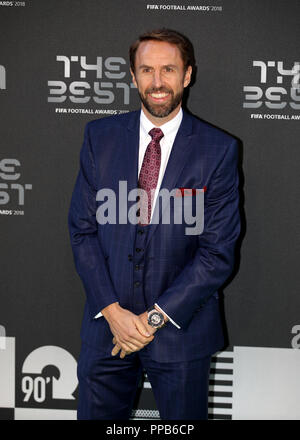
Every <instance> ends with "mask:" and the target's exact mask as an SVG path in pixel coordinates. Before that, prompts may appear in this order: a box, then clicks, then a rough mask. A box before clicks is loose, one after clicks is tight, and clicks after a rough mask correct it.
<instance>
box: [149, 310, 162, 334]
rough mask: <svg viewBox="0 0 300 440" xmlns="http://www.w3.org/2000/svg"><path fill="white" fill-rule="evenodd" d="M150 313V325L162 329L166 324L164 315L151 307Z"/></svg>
mask: <svg viewBox="0 0 300 440" xmlns="http://www.w3.org/2000/svg"><path fill="white" fill-rule="evenodd" d="M147 312H148V324H149V325H150V326H151V327H153V328H156V329H159V328H162V327H163V326H164V325H165V324H166V323H165V320H164V315H163V314H162V313H161V312H159V311H158V310H156V308H155V307H150V309H148V310H147Z"/></svg>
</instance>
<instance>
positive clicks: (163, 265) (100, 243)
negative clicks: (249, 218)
mask: <svg viewBox="0 0 300 440" xmlns="http://www.w3.org/2000/svg"><path fill="white" fill-rule="evenodd" d="M130 64H131V74H132V78H133V82H134V84H135V85H136V87H137V89H138V92H139V96H140V99H141V110H139V111H135V112H130V113H127V114H123V115H119V116H112V117H109V118H103V119H99V120H96V121H92V122H90V123H88V124H87V126H86V129H85V136H84V143H83V147H82V150H81V155H80V171H79V174H78V177H77V180H76V184H75V188H74V192H73V196H72V201H71V207H70V213H69V229H70V236H71V244H72V249H73V254H74V261H75V266H76V269H77V271H78V274H79V276H80V278H81V279H82V282H83V285H84V287H85V291H86V297H87V301H86V305H85V310H84V317H83V323H82V330H81V337H82V349H81V353H80V358H79V362H78V378H79V406H78V418H79V419H107V420H108V419H128V418H129V417H130V414H131V410H132V406H133V401H134V397H135V394H136V390H137V387H138V384H139V381H140V378H141V375H142V372H143V369H145V370H146V372H147V375H148V378H149V381H150V382H151V386H152V389H153V392H154V396H155V399H156V403H157V407H158V409H159V412H160V416H161V418H162V419H206V418H207V416H208V376H209V369H210V359H211V356H212V355H213V354H214V353H215V352H216V351H217V350H220V349H221V348H222V347H223V345H224V338H223V331H222V325H221V319H220V311H219V299H218V289H219V288H220V287H221V286H222V285H223V284H224V282H225V281H226V279H227V278H228V277H229V275H230V274H231V272H232V269H233V265H234V254H235V243H236V240H237V238H238V236H239V232H240V222H239V209H238V171H237V159H238V151H237V142H236V140H235V139H234V138H233V137H231V136H229V135H228V134H226V133H224V132H223V131H221V130H219V129H217V128H215V127H213V126H211V125H209V124H207V123H205V122H202V121H200V120H198V119H197V118H195V117H193V116H191V115H190V114H188V113H186V112H185V111H183V110H182V107H181V104H182V97H183V92H184V89H185V88H186V87H188V85H189V84H190V81H191V76H192V72H193V68H194V65H195V60H194V52H193V46H192V44H191V43H190V41H189V40H188V39H187V38H186V37H185V36H183V35H182V34H180V33H178V32H176V31H172V30H168V29H160V30H156V31H152V32H148V33H145V34H143V35H142V36H140V37H139V39H138V40H137V41H136V42H134V43H133V44H132V46H131V48H130ZM125 184H126V186H125V189H126V191H125V192H126V194H125V195H126V197H125V198H126V203H127V205H126V209H127V210H128V213H129V211H130V209H131V208H138V209H135V212H136V217H135V218H136V221H135V222H134V221H129V219H130V215H129V214H128V217H126V216H124V209H123V208H124V185H125ZM122 185H123V186H122ZM120 188H121V190H120ZM136 189H138V191H140V192H137V194H140V197H139V198H136V199H135V200H133V199H132V197H127V195H128V194H130V193H131V194H133V193H134V191H135V190H136ZM174 189H176V191H175V193H174V192H172V191H173V190H174ZM103 190H107V191H109V192H107V194H108V195H109V194H113V195H114V196H113V197H112V200H114V201H115V202H116V203H115V206H116V210H117V215H116V216H113V217H112V218H113V221H106V220H107V219H106V220H105V218H103V217H104V215H103V213H104V211H105V209H103V206H104V204H105V203H107V200H104V197H103V193H102V192H101V191H103ZM161 190H165V191H167V192H169V194H173V196H174V194H175V197H170V198H169V200H168V203H165V205H164V207H163V208H161V205H162V201H161ZM122 191H123V193H122ZM132 191H133V193H132ZM204 191H205V192H204ZM121 193H122V194H121ZM145 194H146V196H149V198H147V197H145V198H143V195H145ZM197 194H198V199H197ZM199 194H200V195H201V196H202V197H204V202H203V203H204V221H203V228H201V231H199V230H197V228H196V229H194V230H192V228H188V227H187V226H188V225H187V223H188V221H187V220H186V217H184V218H183V216H181V220H182V221H178V217H177V220H175V217H176V216H175V214H176V209H177V208H176V206H177V207H178V200H180V202H182V206H183V207H185V208H187V207H188V208H189V209H191V210H192V212H193V213H195V212H196V216H193V217H192V218H193V219H195V222H196V223H197V221H198V220H199V221H200V223H201V219H199V218H198V219H197V215H198V217H199V215H201V216H202V217H203V212H202V211H201V213H200V214H199V210H198V211H197V207H198V205H197V203H198V202H197V200H199ZM178 196H179V199H178V198H177V199H176V197H178ZM134 202H136V204H135V205H134ZM176 203H177V205H176ZM199 206H200V205H199ZM106 207H107V212H108V211H110V206H109V205H106ZM166 212H168V214H169V217H168V216H167V218H169V219H168V221H165V218H166V215H165V214H166ZM115 218H116V221H115ZM202 220H203V218H202ZM189 226H190V223H189Z"/></svg>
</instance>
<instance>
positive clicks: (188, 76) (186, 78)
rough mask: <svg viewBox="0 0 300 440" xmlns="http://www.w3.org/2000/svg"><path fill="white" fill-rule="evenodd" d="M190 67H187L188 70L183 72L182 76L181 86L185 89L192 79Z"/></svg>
mask: <svg viewBox="0 0 300 440" xmlns="http://www.w3.org/2000/svg"><path fill="white" fill-rule="evenodd" d="M192 71H193V69H192V66H188V68H187V69H186V71H185V74H184V81H183V86H184V87H187V86H188V85H189V83H190V82H191V78H192Z"/></svg>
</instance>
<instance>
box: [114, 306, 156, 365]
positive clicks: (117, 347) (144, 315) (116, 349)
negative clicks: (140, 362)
mask: <svg viewBox="0 0 300 440" xmlns="http://www.w3.org/2000/svg"><path fill="white" fill-rule="evenodd" d="M139 319H140V320H141V321H142V323H143V324H144V326H145V327H146V329H147V330H148V332H149V334H150V335H153V334H154V333H155V332H156V331H157V329H156V328H154V327H151V325H149V324H148V313H147V312H144V313H142V314H141V315H139ZM113 344H115V346H114V348H113V350H112V355H113V356H116V355H117V354H118V353H119V351H120V350H121V353H120V358H121V359H124V357H125V356H126V354H130V353H133V352H134V351H139V350H132V351H124V350H123V349H121V347H120V345H119V344H118V343H117V341H116V339H115V337H114V338H113ZM146 345H147V344H146ZM144 347H145V345H144Z"/></svg>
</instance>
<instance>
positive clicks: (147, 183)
mask: <svg viewBox="0 0 300 440" xmlns="http://www.w3.org/2000/svg"><path fill="white" fill-rule="evenodd" d="M149 134H150V136H151V137H152V141H151V142H150V143H149V145H148V146H147V149H146V152H145V155H144V159H143V164H142V167H141V171H140V175H139V182H138V186H139V188H142V189H143V190H145V191H146V193H147V196H148V200H147V201H145V199H144V200H143V197H142V196H140V205H139V206H140V210H141V212H140V219H141V223H140V224H142V225H146V224H149V223H150V219H151V207H152V201H153V200H152V198H153V196H154V192H155V189H156V186H157V180H158V175H159V169H160V159H161V151H160V144H159V141H160V140H161V139H162V137H163V136H164V134H163V132H162V131H161V129H160V128H152V130H150V131H149ZM151 190H152V193H153V194H152V197H151ZM146 220H147V221H146Z"/></svg>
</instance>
